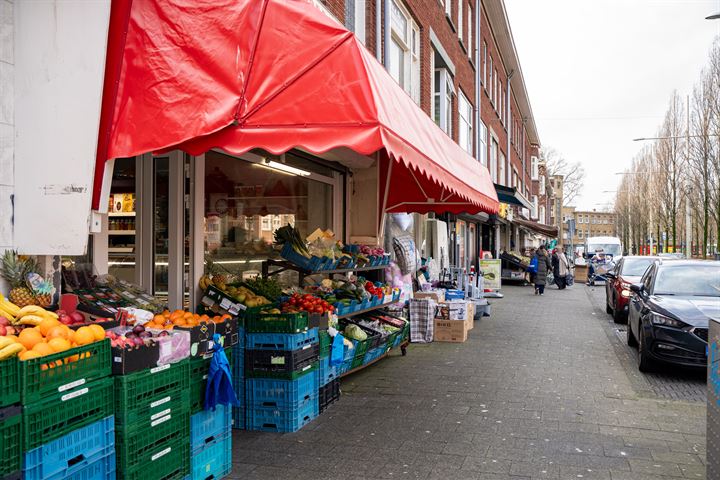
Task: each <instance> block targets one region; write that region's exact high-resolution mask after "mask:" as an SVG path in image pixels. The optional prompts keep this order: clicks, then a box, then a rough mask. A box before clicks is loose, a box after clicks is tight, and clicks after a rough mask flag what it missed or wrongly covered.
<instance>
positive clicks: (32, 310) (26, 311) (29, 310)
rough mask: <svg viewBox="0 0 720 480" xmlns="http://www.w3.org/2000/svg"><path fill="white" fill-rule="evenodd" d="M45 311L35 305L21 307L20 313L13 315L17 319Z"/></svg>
mask: <svg viewBox="0 0 720 480" xmlns="http://www.w3.org/2000/svg"><path fill="white" fill-rule="evenodd" d="M44 311H45V309H44V308H42V307H39V306H37V305H27V306H25V307H22V308H21V309H20V311H19V312H18V313H17V314H16V315H15V316H16V317H17V318H22V317H24V316H25V315H32V314H37V313H42V312H44Z"/></svg>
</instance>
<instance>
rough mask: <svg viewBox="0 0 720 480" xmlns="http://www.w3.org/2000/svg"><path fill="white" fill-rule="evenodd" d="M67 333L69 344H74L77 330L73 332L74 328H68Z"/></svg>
mask: <svg viewBox="0 0 720 480" xmlns="http://www.w3.org/2000/svg"><path fill="white" fill-rule="evenodd" d="M66 333H67V337H66V338H67V339H68V342H70V343H73V342H74V341H75V330H73V329H72V328H68V329H67V332H66Z"/></svg>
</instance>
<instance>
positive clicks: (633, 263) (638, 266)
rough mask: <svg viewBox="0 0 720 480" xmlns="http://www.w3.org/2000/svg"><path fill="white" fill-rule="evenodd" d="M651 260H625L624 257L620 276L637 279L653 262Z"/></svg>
mask: <svg viewBox="0 0 720 480" xmlns="http://www.w3.org/2000/svg"><path fill="white" fill-rule="evenodd" d="M653 260H654V259H652V258H627V257H625V260H624V263H623V267H622V272H620V273H621V275H627V276H630V277H639V276H641V275H642V274H643V273H645V270H647V267H648V266H649V265H650V264H651V263H652V262H653Z"/></svg>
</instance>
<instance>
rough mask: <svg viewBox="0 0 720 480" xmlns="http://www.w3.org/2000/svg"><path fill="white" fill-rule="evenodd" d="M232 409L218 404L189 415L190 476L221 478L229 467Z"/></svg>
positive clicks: (201, 478) (202, 478) (230, 465)
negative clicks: (212, 407)
mask: <svg viewBox="0 0 720 480" xmlns="http://www.w3.org/2000/svg"><path fill="white" fill-rule="evenodd" d="M231 427H232V410H231V407H227V406H224V405H218V406H217V407H215V410H203V411H202V412H199V413H196V414H194V415H192V416H191V417H190V478H191V479H192V480H205V479H207V478H212V479H216V480H217V479H220V478H223V477H224V476H226V475H228V474H229V473H230V470H231V469H232V430H231Z"/></svg>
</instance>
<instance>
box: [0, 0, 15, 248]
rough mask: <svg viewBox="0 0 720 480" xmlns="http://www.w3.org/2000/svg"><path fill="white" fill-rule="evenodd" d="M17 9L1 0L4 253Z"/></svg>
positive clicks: (9, 233)
mask: <svg viewBox="0 0 720 480" xmlns="http://www.w3.org/2000/svg"><path fill="white" fill-rule="evenodd" d="M13 10H14V5H13V2H12V0H0V251H4V250H5V249H7V248H11V247H12V245H13V225H12V218H13V215H12V213H13V210H12V197H13V193H14V186H15V171H14V165H13V161H14V160H13V159H14V157H15V140H14V138H15V119H14V116H15V113H14V112H15V109H14V103H15V99H14V97H15V94H14V70H15V59H14V51H13V50H14V38H15V34H14V30H15V28H14V19H13Z"/></svg>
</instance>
